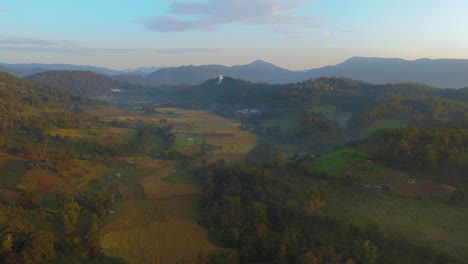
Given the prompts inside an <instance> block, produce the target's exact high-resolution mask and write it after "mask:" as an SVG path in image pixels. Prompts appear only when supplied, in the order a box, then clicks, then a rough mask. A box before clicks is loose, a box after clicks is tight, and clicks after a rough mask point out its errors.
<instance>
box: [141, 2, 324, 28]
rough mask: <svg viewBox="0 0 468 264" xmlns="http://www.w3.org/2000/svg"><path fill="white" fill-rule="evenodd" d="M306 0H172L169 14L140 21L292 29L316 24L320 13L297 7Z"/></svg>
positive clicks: (171, 25)
mask: <svg viewBox="0 0 468 264" xmlns="http://www.w3.org/2000/svg"><path fill="white" fill-rule="evenodd" d="M308 2H309V1H305V0H205V1H202V2H196V3H194V2H190V1H172V2H171V4H170V11H169V13H168V15H164V16H159V17H153V18H147V19H144V20H140V21H137V23H141V24H144V25H146V26H147V27H148V28H149V29H151V30H154V31H158V32H179V31H191V30H200V29H212V28H217V27H220V26H223V25H227V24H234V23H238V24H243V25H261V26H268V27H271V28H272V30H273V31H275V32H278V33H281V32H291V30H289V29H285V28H295V29H296V31H297V29H298V28H302V29H303V28H317V27H321V26H322V19H321V17H320V16H299V15H295V14H293V11H294V10H297V9H299V8H300V7H302V6H304V5H305V4H306V3H308Z"/></svg>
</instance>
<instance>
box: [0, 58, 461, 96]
mask: <svg viewBox="0 0 468 264" xmlns="http://www.w3.org/2000/svg"><path fill="white" fill-rule="evenodd" d="M155 69H156V70H155ZM51 70H61V71H62V70H69V71H70V70H73V71H74V70H79V71H91V72H94V73H97V74H104V75H109V76H112V78H113V79H114V80H117V81H120V82H125V83H132V84H138V85H179V84H188V85H197V84H200V83H202V82H204V81H205V80H208V79H212V78H216V77H217V76H219V75H221V74H222V75H226V76H231V77H233V78H241V79H245V80H249V81H252V82H266V83H279V84H282V83H293V82H300V81H305V80H307V79H316V78H319V77H333V76H336V77H347V78H352V79H356V80H361V81H365V82H370V83H374V84H384V83H401V82H417V83H422V84H427V85H431V86H434V87H440V88H462V87H468V60H463V59H418V60H413V61H409V60H404V59H398V58H365V57H352V58H350V59H348V60H346V61H344V62H342V63H340V64H337V65H334V66H326V67H322V68H317V69H310V70H306V71H291V70H287V69H283V68H280V67H278V66H275V65H273V64H271V63H268V62H264V61H261V60H256V61H254V62H252V63H250V64H246V65H236V66H232V67H227V66H222V65H201V66H193V65H189V66H180V67H171V68H161V69H159V67H156V66H154V67H141V68H136V69H132V70H124V71H117V70H112V69H107V68H102V67H94V66H80V65H70V64H39V63H33V64H5V63H0V72H7V73H10V74H12V75H15V76H20V77H24V76H27V75H31V74H36V73H40V72H45V71H51ZM150 71H152V72H150ZM149 72H150V73H149Z"/></svg>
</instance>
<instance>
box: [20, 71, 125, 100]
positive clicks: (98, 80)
mask: <svg viewBox="0 0 468 264" xmlns="http://www.w3.org/2000/svg"><path fill="white" fill-rule="evenodd" d="M24 79H26V80H29V81H32V82H38V83H45V84H49V85H55V86H61V87H64V88H66V89H68V90H70V91H72V92H74V93H76V94H79V95H84V96H91V97H94V96H100V95H104V94H107V93H110V92H111V91H112V89H121V85H120V83H118V82H116V81H114V80H112V79H111V78H110V77H108V76H104V75H100V74H96V73H94V72H91V71H48V72H41V73H37V74H34V75H29V76H26V77H25V78H24Z"/></svg>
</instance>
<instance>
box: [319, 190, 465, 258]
mask: <svg viewBox="0 0 468 264" xmlns="http://www.w3.org/2000/svg"><path fill="white" fill-rule="evenodd" d="M326 188H327V189H328V190H326V191H325V193H326V197H325V202H326V203H327V210H329V212H330V213H331V214H332V215H337V216H338V217H340V218H341V219H348V221H349V222H350V223H353V224H355V225H357V226H359V227H360V228H363V229H368V228H369V226H378V228H379V230H381V232H382V233H383V234H384V235H385V236H386V237H388V238H390V239H394V240H398V241H409V242H410V243H412V244H415V245H430V246H432V247H435V248H438V249H439V250H442V251H443V252H446V253H448V254H449V255H451V256H454V257H455V258H457V259H458V260H461V259H466V258H468V251H466V249H467V248H468V239H467V237H466V234H468V225H466V221H465V219H466V218H467V217H468V211H467V210H466V208H459V207H453V206H448V205H446V204H444V203H440V202H435V201H431V200H424V199H414V198H406V197H400V196H389V195H385V194H382V193H381V192H380V191H376V190H369V189H365V188H361V187H360V186H352V187H347V188H345V187H337V186H336V184H335V185H334V186H331V185H330V186H327V187H326Z"/></svg>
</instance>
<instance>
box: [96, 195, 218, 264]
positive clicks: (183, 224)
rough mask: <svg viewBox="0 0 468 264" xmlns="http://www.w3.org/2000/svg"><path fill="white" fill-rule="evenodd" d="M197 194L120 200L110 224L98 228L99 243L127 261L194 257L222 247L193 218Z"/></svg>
mask: <svg viewBox="0 0 468 264" xmlns="http://www.w3.org/2000/svg"><path fill="white" fill-rule="evenodd" d="M197 200H198V196H179V197H173V198H171V199H168V200H138V201H136V200H134V201H127V202H125V203H123V204H122V205H121V206H120V207H119V209H118V211H117V212H118V213H117V214H116V216H115V220H113V222H112V223H111V224H108V225H106V226H105V227H104V228H103V229H102V230H101V246H102V248H103V250H104V252H106V253H107V254H109V255H112V256H118V257H122V258H124V259H125V260H126V261H127V262H128V263H180V262H182V261H189V262H190V261H195V260H196V258H197V256H198V254H199V252H203V253H205V254H208V253H215V252H220V251H226V249H223V248H220V247H217V246H215V245H213V244H212V243H211V242H210V240H209V239H208V234H207V231H206V230H205V229H204V228H203V227H202V226H200V225H198V224H197V223H196V221H195V220H194V219H193V215H192V214H193V213H192V211H194V210H196V204H197Z"/></svg>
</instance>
